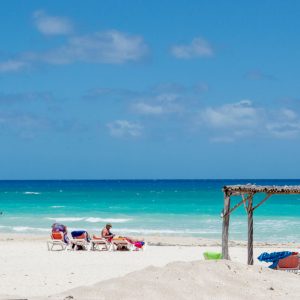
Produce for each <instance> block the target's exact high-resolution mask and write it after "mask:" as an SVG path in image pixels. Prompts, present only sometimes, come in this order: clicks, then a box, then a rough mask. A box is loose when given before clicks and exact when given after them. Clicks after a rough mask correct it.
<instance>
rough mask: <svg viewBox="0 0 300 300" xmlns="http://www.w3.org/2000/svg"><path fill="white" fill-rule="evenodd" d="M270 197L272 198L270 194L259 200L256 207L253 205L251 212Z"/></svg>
mask: <svg viewBox="0 0 300 300" xmlns="http://www.w3.org/2000/svg"><path fill="white" fill-rule="evenodd" d="M271 196H272V194H268V195H267V196H266V197H265V198H264V199H263V200H261V201H260V202H259V203H258V204H257V205H255V206H254V207H253V210H255V209H256V208H258V207H259V206H261V205H262V204H263V203H265V202H266V201H267V200H268V199H269V198H270V197H271Z"/></svg>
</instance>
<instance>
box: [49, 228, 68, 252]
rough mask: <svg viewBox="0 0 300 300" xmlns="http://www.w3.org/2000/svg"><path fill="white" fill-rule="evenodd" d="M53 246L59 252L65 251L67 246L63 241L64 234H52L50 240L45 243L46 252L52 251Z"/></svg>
mask: <svg viewBox="0 0 300 300" xmlns="http://www.w3.org/2000/svg"><path fill="white" fill-rule="evenodd" d="M55 246H58V247H59V248H60V250H66V249H67V246H68V245H67V244H66V243H65V241H64V234H63V233H62V232H52V234H51V240H48V241H47V247H48V251H50V250H51V251H53V250H54V248H55ZM58 250H59V249H58Z"/></svg>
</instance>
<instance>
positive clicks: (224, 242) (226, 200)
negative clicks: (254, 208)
mask: <svg viewBox="0 0 300 300" xmlns="http://www.w3.org/2000/svg"><path fill="white" fill-rule="evenodd" d="M229 211H230V196H229V195H227V194H226V193H225V197H224V210H223V227H222V257H223V259H229V251H228V238H229V236H228V231H229V217H230V214H229Z"/></svg>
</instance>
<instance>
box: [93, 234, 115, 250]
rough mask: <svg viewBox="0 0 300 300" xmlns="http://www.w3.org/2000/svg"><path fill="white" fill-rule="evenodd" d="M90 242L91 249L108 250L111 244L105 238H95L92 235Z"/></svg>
mask: <svg viewBox="0 0 300 300" xmlns="http://www.w3.org/2000/svg"><path fill="white" fill-rule="evenodd" d="M90 243H91V248H90V250H91V251H95V250H99V251H110V250H111V247H112V244H111V243H110V242H109V241H108V240H107V239H105V238H97V237H96V236H93V238H92V239H91V241H90Z"/></svg>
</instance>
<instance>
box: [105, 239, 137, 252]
mask: <svg viewBox="0 0 300 300" xmlns="http://www.w3.org/2000/svg"><path fill="white" fill-rule="evenodd" d="M110 243H111V249H112V250H113V251H130V250H132V247H131V244H130V243H129V242H128V241H127V240H126V239H125V238H123V237H118V238H113V239H111V240H110Z"/></svg>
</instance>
